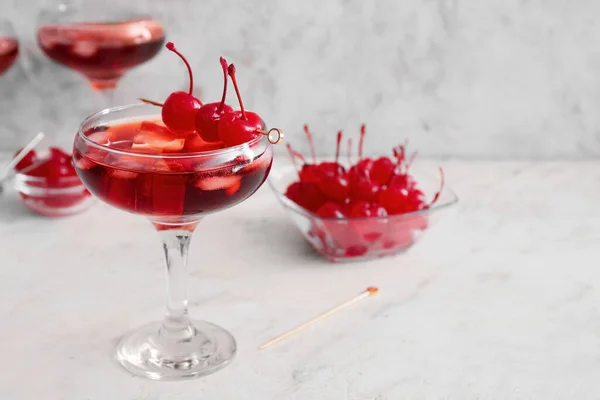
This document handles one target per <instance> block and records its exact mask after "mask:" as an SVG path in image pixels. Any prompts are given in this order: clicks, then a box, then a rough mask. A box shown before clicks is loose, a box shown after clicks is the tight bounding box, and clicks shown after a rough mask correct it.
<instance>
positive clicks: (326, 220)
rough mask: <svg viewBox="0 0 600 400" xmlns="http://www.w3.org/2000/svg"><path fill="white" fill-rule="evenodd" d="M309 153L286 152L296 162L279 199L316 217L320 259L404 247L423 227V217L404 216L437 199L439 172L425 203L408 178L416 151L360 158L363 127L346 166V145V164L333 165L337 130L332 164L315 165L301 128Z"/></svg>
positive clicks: (314, 234)
mask: <svg viewBox="0 0 600 400" xmlns="http://www.w3.org/2000/svg"><path fill="white" fill-rule="evenodd" d="M304 131H305V133H306V136H307V138H308V142H309V145H310V150H311V154H312V163H308V162H307V161H306V160H305V158H304V157H303V156H302V155H301V154H299V153H298V152H296V151H294V150H293V149H292V147H291V146H290V145H289V144H288V146H287V148H288V151H289V152H290V156H291V158H292V161H293V163H294V165H297V164H296V162H297V160H299V161H301V162H302V167H301V168H300V169H299V170H298V168H296V169H297V170H298V180H297V181H295V182H293V183H291V184H290V185H289V186H288V187H287V190H286V192H285V196H286V197H287V198H289V199H290V200H292V201H293V202H294V203H296V204H298V205H299V206H300V207H302V208H304V209H306V210H308V211H310V212H311V213H312V214H315V215H316V216H317V217H320V218H312V228H311V230H310V232H309V235H310V236H311V237H314V238H317V239H318V240H319V243H318V244H319V245H320V247H321V248H318V249H317V250H318V251H320V252H322V253H324V255H325V256H328V255H333V254H335V255H336V256H340V255H341V256H342V257H357V256H364V255H367V254H368V253H369V251H370V250H372V249H376V250H384V253H385V250H386V249H387V250H397V249H406V248H408V247H410V246H411V245H412V244H413V240H414V235H413V231H416V230H424V229H425V228H426V227H427V219H426V216H425V215H423V214H422V213H421V214H416V215H406V216H402V217H389V218H386V217H387V216H399V215H401V214H410V213H414V212H416V211H421V210H426V209H428V208H429V207H431V206H432V205H433V204H434V203H435V202H436V201H437V200H438V199H439V196H440V193H441V191H442V189H443V185H444V175H443V172H442V170H441V169H440V174H441V186H440V189H439V191H438V192H437V193H435V195H434V196H433V198H432V200H431V201H429V202H428V201H427V199H426V197H425V195H424V193H423V192H422V191H421V189H419V187H418V185H417V182H416V181H415V179H414V177H413V176H412V175H410V174H409V170H410V166H411V164H412V162H413V160H414V158H415V156H416V153H414V154H412V155H410V156H408V155H407V153H406V148H405V146H402V145H401V146H397V147H395V148H394V149H393V158H390V157H385V156H382V157H379V158H376V159H372V158H367V157H363V155H362V147H363V141H364V136H365V126H364V125H363V126H362V127H361V131H360V142H359V147H358V160H357V161H356V163H354V164H353V163H352V160H351V158H352V154H351V145H352V141H351V139H349V141H348V144H349V146H348V164H349V167H348V168H346V167H344V166H343V165H342V164H341V163H340V162H339V155H340V145H341V141H342V132H341V131H340V132H338V134H337V147H336V156H335V161H334V162H321V163H317V162H316V157H315V151H314V145H313V141H312V135H311V133H310V131H309V129H308V127H307V126H306V125H305V126H304Z"/></svg>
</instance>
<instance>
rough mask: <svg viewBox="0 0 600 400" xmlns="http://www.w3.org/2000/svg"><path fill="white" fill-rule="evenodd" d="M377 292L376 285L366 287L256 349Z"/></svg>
mask: <svg viewBox="0 0 600 400" xmlns="http://www.w3.org/2000/svg"><path fill="white" fill-rule="evenodd" d="M378 292H379V289H377V288H376V287H368V288H367V289H366V290H365V291H364V292H362V293H360V294H359V295H357V296H355V297H353V298H351V299H350V300H348V301H346V302H345V303H342V304H340V305H339V306H336V307H334V308H332V309H331V310H329V311H325V312H324V313H322V314H320V315H317V316H316V317H314V318H313V319H311V320H309V321H306V322H305V323H303V324H302V325H299V326H297V327H295V328H294V329H292V330H290V331H287V332H286V333H284V334H282V335H279V336H277V337H275V338H273V339H271V340H269V341H268V342H266V343H264V344H262V345H261V346H260V347H259V348H258V349H259V350H263V349H266V348H267V347H269V346H271V345H273V344H275V343H277V342H279V341H281V340H283V339H285V338H287V337H290V336H292V335H293V334H295V333H297V332H299V331H301V330H302V329H304V328H307V327H308V326H310V325H312V324H314V323H316V322H319V321H321V320H322V319H325V318H327V317H329V316H330V315H333V314H335V313H336V312H338V311H341V310H343V309H344V308H346V307H349V306H351V305H352V304H354V303H356V302H358V301H360V300H362V299H364V298H367V297H370V296H375V295H376V294H377V293H378Z"/></svg>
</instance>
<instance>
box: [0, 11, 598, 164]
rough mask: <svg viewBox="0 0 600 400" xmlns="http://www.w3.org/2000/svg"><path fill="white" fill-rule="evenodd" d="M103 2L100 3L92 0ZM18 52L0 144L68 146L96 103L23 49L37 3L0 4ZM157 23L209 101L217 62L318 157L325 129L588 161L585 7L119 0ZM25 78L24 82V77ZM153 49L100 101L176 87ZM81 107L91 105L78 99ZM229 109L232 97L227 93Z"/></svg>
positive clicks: (592, 87) (0, 102)
mask: <svg viewBox="0 0 600 400" xmlns="http://www.w3.org/2000/svg"><path fill="white" fill-rule="evenodd" d="M104 2H105V3H106V4H107V5H108V4H110V1H104ZM0 4H1V5H0V15H2V16H3V17H8V18H10V19H12V20H13V21H14V22H15V23H16V25H17V30H18V34H19V37H20V39H21V40H22V44H23V47H24V48H25V49H24V50H25V51H24V53H25V54H24V56H23V57H22V58H21V61H22V64H25V67H23V65H20V66H19V68H13V70H11V71H10V72H9V73H8V74H7V75H5V76H4V77H1V78H0V94H1V95H0V139H1V140H0V148H16V147H17V146H18V145H19V144H20V143H22V142H23V141H24V140H26V138H27V137H30V136H31V135H32V134H34V133H35V131H38V130H44V131H46V132H47V133H48V134H50V135H52V137H53V140H55V141H57V142H59V143H68V142H70V140H71V137H72V135H73V133H74V131H75V129H76V127H77V125H78V123H79V122H80V121H81V120H82V119H83V118H84V117H85V116H86V115H87V114H89V113H91V112H92V111H94V110H95V109H96V108H98V107H99V105H98V103H97V102H96V100H97V98H96V97H95V93H93V92H92V91H91V89H90V88H89V86H88V85H87V84H86V82H85V81H84V80H83V79H82V78H81V77H79V76H78V75H76V74H75V73H74V72H72V71H70V70H67V69H65V68H62V67H59V66H56V65H53V64H52V63H51V62H50V61H48V60H46V59H45V58H44V56H43V55H41V54H40V52H39V50H38V49H37V45H36V44H35V41H34V37H35V25H36V16H37V13H38V11H39V7H40V6H41V5H43V4H44V2H43V1H42V0H0ZM131 4H135V5H136V6H137V7H139V8H140V9H142V8H143V9H145V10H148V11H151V12H152V13H153V14H154V15H155V16H156V18H158V19H159V20H160V21H162V22H163V23H164V24H165V27H166V30H167V35H168V39H169V40H172V41H174V42H175V43H176V44H177V46H178V47H179V48H180V50H181V51H182V52H184V53H185V54H186V55H187V56H188V57H189V60H190V62H191V64H192V65H193V67H194V70H195V72H196V80H197V87H198V88H199V89H201V91H202V93H203V96H202V98H203V100H217V99H218V97H219V94H220V88H221V74H220V70H219V64H218V57H219V55H223V56H225V57H226V58H227V59H228V61H230V62H234V63H236V64H237V66H238V71H239V79H240V85H241V90H242V93H243V96H244V99H245V102H246V103H247V106H248V108H250V109H253V110H256V111H258V112H259V113H260V114H261V115H262V116H263V117H264V119H265V120H266V121H267V122H268V124H269V125H271V126H277V127H282V128H284V129H285V130H286V131H287V133H288V138H289V140H290V141H291V142H292V143H294V144H297V145H298V147H300V148H302V146H303V144H302V143H303V142H302V140H301V139H302V138H301V132H302V129H301V128H302V124H303V123H305V122H307V123H309V124H310V126H311V127H312V128H313V130H314V131H315V132H316V138H317V146H318V150H319V152H321V153H328V152H332V151H333V143H334V140H333V137H334V136H335V132H336V131H337V130H338V129H344V130H345V131H346V132H348V133H353V134H354V133H357V132H358V127H359V124H360V123H361V122H363V121H364V122H366V123H367V126H368V129H369V135H370V138H369V139H370V140H369V142H368V146H367V147H368V148H369V150H376V151H387V150H388V149H389V148H390V147H391V146H393V145H395V144H397V143H399V142H402V141H404V140H405V139H408V140H409V141H410V143H411V144H412V145H413V146H414V147H415V148H418V149H419V151H420V152H421V153H422V154H426V155H432V156H440V155H442V156H445V155H452V156H465V157H495V158H506V157H518V158H538V157H589V156H596V155H599V154H600V113H598V110H599V109H600V82H599V80H598V76H599V71H600V2H599V1H598V0H578V1H576V2H573V1H567V0H287V1H282V0H202V1H199V0H195V1H193V0H169V1H168V0H132V1H131ZM25 71H27V73H26V72H25ZM186 81H187V78H186V76H185V70H184V67H183V65H182V63H181V62H180V60H179V59H178V58H177V57H175V56H174V55H171V54H170V53H169V52H167V51H163V52H162V53H161V54H160V55H159V56H158V57H157V58H156V59H155V60H153V61H152V62H150V63H148V64H147V65H144V66H142V67H140V68H137V69H135V70H132V71H131V72H130V73H129V74H128V75H127V76H126V77H125V79H123V81H122V83H121V85H120V87H119V89H118V90H117V93H116V97H117V102H118V103H130V102H133V101H134V100H135V98H136V97H139V96H146V97H150V98H153V99H157V100H161V99H164V98H165V97H166V96H167V95H168V93H169V92H170V91H172V90H177V89H181V88H183V87H185V85H186ZM94 99H96V100H94ZM229 99H230V102H231V103H236V102H235V97H234V96H233V93H232V96H230V98H229Z"/></svg>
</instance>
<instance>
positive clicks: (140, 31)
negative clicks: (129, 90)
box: [37, 0, 165, 105]
mask: <svg viewBox="0 0 600 400" xmlns="http://www.w3.org/2000/svg"><path fill="white" fill-rule="evenodd" d="M67 1H68V2H67ZM37 39H38V43H39V45H40V47H41V49H42V50H43V51H44V53H45V54H46V56H48V57H49V58H50V59H52V60H53V61H55V62H57V63H59V64H62V65H64V66H66V67H69V68H71V69H73V70H75V71H77V72H79V73H81V74H82V75H84V76H85V77H86V78H87V79H88V80H89V82H90V84H91V85H92V87H93V88H94V89H95V90H97V91H100V92H101V93H103V94H104V95H105V101H106V102H107V103H112V93H113V89H115V87H116V86H117V83H118V82H119V79H120V78H121V77H123V75H124V74H125V73H126V72H127V71H128V70H130V69H131V68H134V67H136V66H138V65H141V64H143V63H145V62H147V61H149V60H151V59H152V58H153V57H154V56H156V54H157V53H158V52H159V51H160V50H161V48H162V45H163V43H164V41H165V34H164V31H163V28H162V25H161V24H160V23H159V22H158V21H156V20H155V19H153V18H151V17H150V16H148V15H144V14H141V13H138V12H135V11H131V10H130V9H128V8H126V7H124V6H122V5H121V6H115V5H110V6H108V5H106V4H105V3H104V2H97V1H87V2H84V1H81V0H80V1H75V0H62V1H61V0H58V1H56V0H55V1H54V2H52V3H51V5H50V6H49V7H46V8H44V9H43V10H42V11H41V12H40V14H39V19H38V29H37ZM109 105H112V104H109Z"/></svg>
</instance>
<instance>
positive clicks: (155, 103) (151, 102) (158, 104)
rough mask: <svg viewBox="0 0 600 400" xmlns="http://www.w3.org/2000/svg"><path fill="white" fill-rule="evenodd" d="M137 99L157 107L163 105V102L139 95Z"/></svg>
mask: <svg viewBox="0 0 600 400" xmlns="http://www.w3.org/2000/svg"><path fill="white" fill-rule="evenodd" d="M138 100H139V101H141V102H142V103H146V104H150V105H153V106H157V107H162V106H164V104H162V103H159V102H157V101H152V100H148V99H142V98H141V97H140V98H138Z"/></svg>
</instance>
